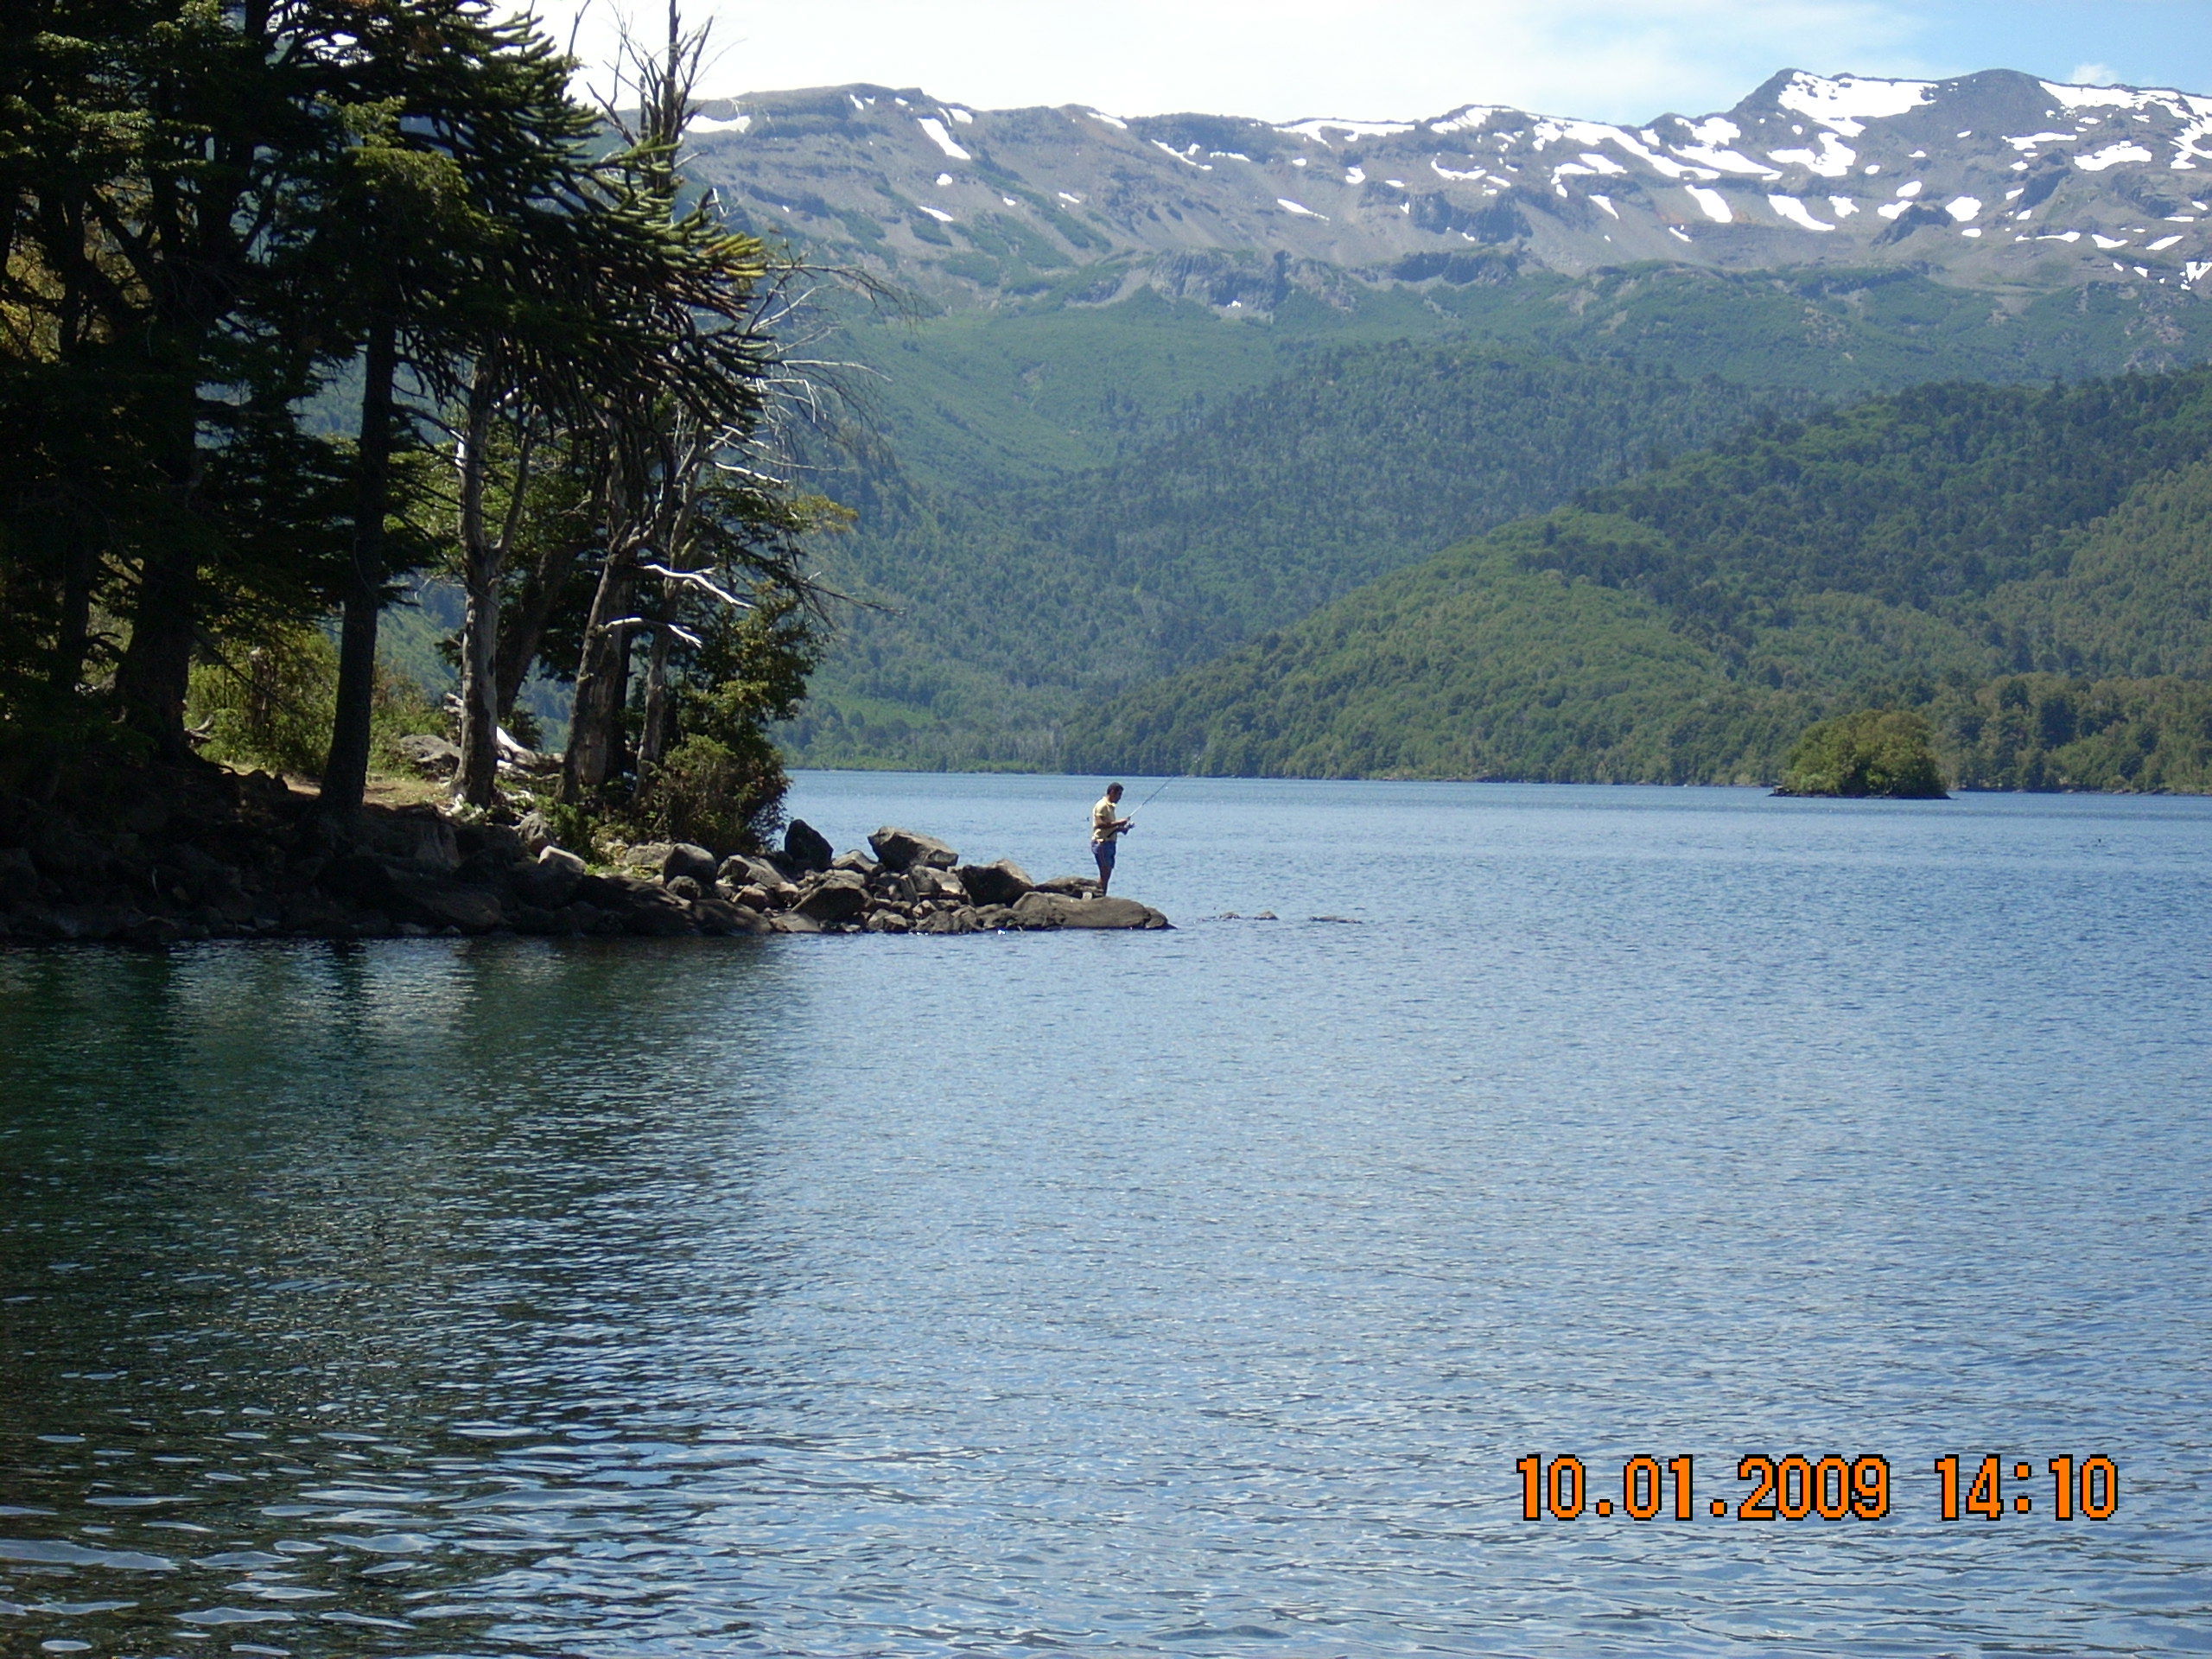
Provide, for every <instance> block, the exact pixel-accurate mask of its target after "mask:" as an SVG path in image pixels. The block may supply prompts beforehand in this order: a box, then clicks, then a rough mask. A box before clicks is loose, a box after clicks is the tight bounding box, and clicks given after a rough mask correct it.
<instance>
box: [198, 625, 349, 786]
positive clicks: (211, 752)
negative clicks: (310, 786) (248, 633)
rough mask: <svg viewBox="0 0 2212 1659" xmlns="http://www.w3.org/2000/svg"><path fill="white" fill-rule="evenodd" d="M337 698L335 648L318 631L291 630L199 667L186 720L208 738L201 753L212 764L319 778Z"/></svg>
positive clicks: (315, 629) (336, 658)
mask: <svg viewBox="0 0 2212 1659" xmlns="http://www.w3.org/2000/svg"><path fill="white" fill-rule="evenodd" d="M337 698H338V652H337V648H336V647H335V646H334V645H332V644H331V643H330V641H329V639H327V637H326V636H325V635H324V634H323V633H322V632H321V630H320V629H318V628H314V627H296V628H288V629H284V630H282V631H280V632H272V633H270V635H269V636H268V637H267V638H265V639H264V640H263V641H262V642H261V643H260V644H258V645H254V646H252V647H251V649H249V650H245V651H243V652H239V653H238V654H236V655H234V656H232V657H231V658H228V659H227V660H226V661H223V662H217V663H202V664H199V665H198V666H197V667H195V668H194V670H193V671H192V680H191V684H190V689H189V690H188V692H187V694H186V698H185V718H186V720H187V721H188V722H189V723H190V725H191V726H192V727H193V728H194V730H197V731H204V732H206V733H207V741H205V742H204V743H203V744H201V746H200V750H201V753H204V754H206V755H207V757H208V759H210V760H234V761H237V762H238V763H240V764H241V765H245V766H267V767H269V768H270V769H271V770H272V771H276V772H298V773H302V774H305V775H306V776H308V777H314V776H316V775H318V774H319V773H320V772H321V771H322V763H323V760H324V757H325V756H326V755H327V754H328V753H329V751H330V717H331V711H332V709H334V708H335V707H336V704H337Z"/></svg>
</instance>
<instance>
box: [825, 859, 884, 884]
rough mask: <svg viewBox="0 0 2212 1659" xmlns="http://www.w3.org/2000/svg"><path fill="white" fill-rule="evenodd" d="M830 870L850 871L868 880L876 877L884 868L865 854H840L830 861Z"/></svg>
mask: <svg viewBox="0 0 2212 1659" xmlns="http://www.w3.org/2000/svg"><path fill="white" fill-rule="evenodd" d="M829 868H831V869H833V870H846V871H849V872H850V873H851V874H855V875H857V876H860V877H861V878H862V879H866V878H867V877H868V876H871V875H874V874H875V873H876V872H877V871H878V870H880V869H881V868H883V867H882V866H881V865H880V864H878V863H877V862H876V861H874V859H872V858H870V857H868V855H866V854H865V853H840V854H838V855H837V856H836V857H835V858H833V859H831V860H830V861H829Z"/></svg>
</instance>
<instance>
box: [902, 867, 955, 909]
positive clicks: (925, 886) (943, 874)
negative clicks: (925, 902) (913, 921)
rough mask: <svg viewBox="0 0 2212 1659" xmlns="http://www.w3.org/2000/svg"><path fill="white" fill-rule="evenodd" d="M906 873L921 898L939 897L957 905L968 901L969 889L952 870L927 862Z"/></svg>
mask: <svg viewBox="0 0 2212 1659" xmlns="http://www.w3.org/2000/svg"><path fill="white" fill-rule="evenodd" d="M906 875H907V879H908V880H911V881H912V883H913V884H914V892H915V893H916V895H917V896H918V897H919V898H923V899H943V900H945V901H946V902H948V903H950V904H955V905H964V904H966V903H967V902H968V889H967V888H966V887H963V886H961V884H960V878H959V877H958V876H957V875H955V874H953V873H952V872H951V871H950V870H941V869H938V868H935V867H933V866H931V865H928V864H925V865H923V866H922V867H921V868H918V869H913V870H909V871H907V872H906Z"/></svg>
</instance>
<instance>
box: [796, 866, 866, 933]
mask: <svg viewBox="0 0 2212 1659" xmlns="http://www.w3.org/2000/svg"><path fill="white" fill-rule="evenodd" d="M867 908H868V883H867V882H865V881H863V880H861V878H860V877H859V876H857V875H855V874H853V873H852V872H851V871H849V870H832V871H831V872H830V873H829V874H827V875H822V876H817V877H815V878H814V879H813V880H810V881H809V882H808V883H807V884H806V886H805V887H804V888H802V889H801V890H800V893H799V899H798V903H797V904H796V905H794V906H791V910H792V912H794V913H796V914H798V915H800V916H804V917H805V918H807V919H808V920H809V921H811V922H817V923H825V922H843V921H849V920H851V919H852V918H854V917H855V916H858V915H859V914H860V913H861V912H862V911H864V910H866V909H867Z"/></svg>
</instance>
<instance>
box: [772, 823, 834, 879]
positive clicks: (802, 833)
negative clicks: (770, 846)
mask: <svg viewBox="0 0 2212 1659" xmlns="http://www.w3.org/2000/svg"><path fill="white" fill-rule="evenodd" d="M784 854H785V856H786V857H787V858H789V859H790V860H791V862H792V863H793V864H794V865H796V866H797V867H798V869H799V870H800V871H808V870H826V869H828V868H829V861H830V860H831V859H832V858H833V857H835V856H836V849H835V848H833V847H831V846H830V844H829V842H828V841H827V840H825V839H824V838H823V834H822V832H821V831H820V830H819V829H816V828H815V827H814V826H813V825H812V824H810V823H808V822H807V821H806V820H805V819H804V818H793V819H792V820H791V825H790V827H789V828H788V829H785V831H784Z"/></svg>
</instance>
